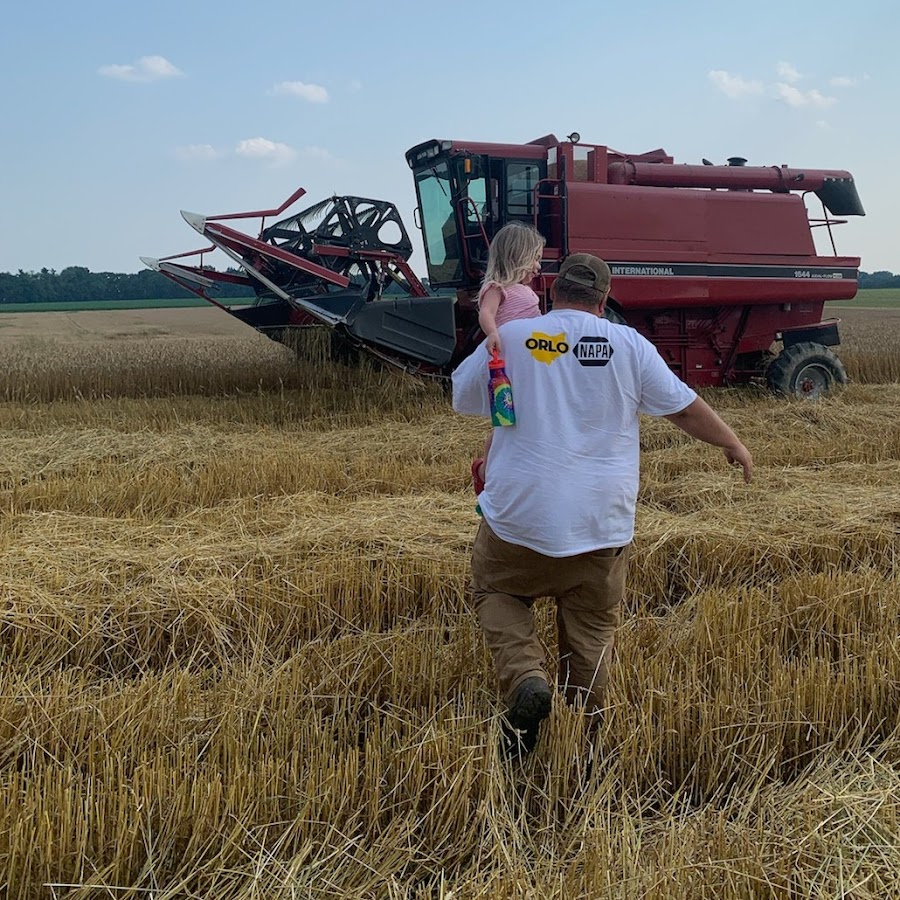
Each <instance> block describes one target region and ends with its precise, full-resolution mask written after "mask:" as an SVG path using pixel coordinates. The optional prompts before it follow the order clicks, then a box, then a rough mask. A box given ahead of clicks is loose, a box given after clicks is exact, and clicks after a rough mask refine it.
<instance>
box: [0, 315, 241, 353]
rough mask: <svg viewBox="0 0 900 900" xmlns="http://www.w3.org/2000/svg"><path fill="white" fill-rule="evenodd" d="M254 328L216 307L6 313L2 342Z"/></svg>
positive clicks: (214, 333) (0, 326)
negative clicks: (23, 339)
mask: <svg viewBox="0 0 900 900" xmlns="http://www.w3.org/2000/svg"><path fill="white" fill-rule="evenodd" d="M247 332H250V334H251V335H252V334H253V331H252V329H250V328H248V326H246V325H244V323H243V322H239V321H238V320H237V319H235V318H234V317H232V316H230V315H228V313H226V312H224V311H223V310H220V309H216V308H214V307H208V308H203V307H188V308H183V309H129V310H112V311H111V310H88V311H85V312H37V313H6V314H4V315H3V316H0V345H2V344H3V343H5V342H7V341H10V340H12V341H15V340H17V339H20V338H23V337H28V338H38V339H45V340H52V341H84V340H113V339H119V338H128V337H135V338H143V337H176V338H177V337H221V336H226V337H242V336H245V335H246V333H247Z"/></svg>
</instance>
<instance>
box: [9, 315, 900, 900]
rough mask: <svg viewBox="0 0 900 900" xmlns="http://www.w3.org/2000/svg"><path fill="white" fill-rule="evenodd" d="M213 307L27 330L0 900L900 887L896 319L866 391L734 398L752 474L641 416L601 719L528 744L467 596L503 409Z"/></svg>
mask: <svg viewBox="0 0 900 900" xmlns="http://www.w3.org/2000/svg"><path fill="white" fill-rule="evenodd" d="M188 312H190V314H191V315H195V314H196V312H195V311H170V312H167V313H166V315H167V316H169V317H171V318H170V319H168V320H167V322H168V324H165V325H154V326H153V327H154V328H156V329H157V330H155V331H153V330H151V331H149V332H148V330H147V327H148V326H147V325H146V323H144V324H143V325H140V326H139V327H138V326H136V325H134V326H133V327H131V328H130V330H129V329H125V330H124V332H122V333H120V332H116V331H115V328H114V327H112V326H110V328H112V331H109V330H108V331H107V332H105V333H100V332H94V333H91V334H89V335H84V334H80V335H79V336H78V337H77V338H76V337H75V336H73V335H67V334H49V336H48V334H46V333H44V334H41V333H38V332H36V333H35V334H34V335H32V336H30V337H29V336H28V335H23V334H21V333H17V334H15V335H13V336H11V337H6V338H3V337H2V332H0V349H2V353H3V359H4V366H3V371H2V373H0V611H2V619H0V683H2V684H0V895H3V896H7V897H9V898H10V900H31V898H58V900H63V898H65V900H76V898H78V900H86V898H90V900H94V898H126V897H127V898H153V900H175V898H222V900H238V898H240V900H251V898H254V900H255V898H259V900H269V898H278V900H282V898H283V900H294V898H307V897H309V898H343V897H348V898H389V900H395V898H396V900H400V898H403V900H406V898H409V900H417V898H422V900H425V898H428V900H431V898H443V900H450V898H453V900H463V898H466V900H468V898H529V900H530V898H534V900H538V898H540V900H543V898H559V900H568V898H582V897H583V898H628V900H638V898H642V900H643V898H647V900H659V898H683V900H695V898H710V900H711V898H716V900H719V898H779V900H781V898H783V900H797V898H831V897H847V898H854V900H864V898H873V900H874V898H891V897H900V884H898V872H900V821H898V819H900V580H898V577H897V575H896V574H895V558H896V555H897V551H898V546H900V545H898V524H900V383H897V382H898V381H900V368H898V358H900V355H898V354H897V353H896V351H895V350H894V338H893V337H892V334H891V331H890V330H889V329H888V328H886V327H885V325H884V324H883V323H882V324H880V325H872V326H871V333H868V332H867V331H866V328H867V327H869V326H868V325H866V324H865V323H864V322H863V321H862V319H860V321H859V322H853V323H851V326H852V327H851V328H849V329H848V333H847V340H846V344H845V349H844V351H843V352H842V357H843V358H844V359H845V361H846V362H847V365H848V370H849V371H850V375H851V378H852V379H853V383H852V384H851V386H850V387H849V388H848V389H847V390H845V391H844V392H842V393H840V394H839V395H836V396H833V397H830V398H827V399H825V400H823V401H819V402H817V403H814V404H804V403H795V402H788V401H784V400H778V399H774V398H771V397H769V396H767V395H765V394H763V393H761V392H759V391H753V390H723V391H719V392H711V393H709V394H708V395H707V398H708V399H709V400H710V402H711V403H712V404H713V405H714V406H715V407H716V408H717V409H718V410H719V411H720V413H721V414H722V415H723V417H724V418H725V419H726V420H727V421H728V422H729V424H731V425H732V426H733V427H734V428H735V430H736V431H737V432H738V434H739V435H741V436H742V438H743V439H744V440H745V441H746V443H747V444H748V446H749V447H750V448H751V450H752V451H753V453H754V456H755V459H756V463H757V472H756V477H755V480H754V482H753V484H752V485H745V484H743V482H742V481H741V480H740V479H739V477H738V475H737V473H735V472H734V471H733V470H730V469H727V468H726V466H725V464H724V461H723V460H722V457H721V454H720V453H719V452H718V451H716V450H715V449H713V448H710V447H707V446H705V445H701V444H698V443H695V442H691V441H690V440H689V439H688V438H686V436H684V435H682V434H681V433H680V432H678V431H677V430H676V429H674V428H673V427H672V426H671V425H669V424H668V423H666V422H664V421H656V420H648V421H646V422H644V423H643V425H642V479H641V495H640V503H639V509H638V522H637V537H636V541H635V545H634V551H633V554H632V559H631V563H630V572H629V587H628V596H627V616H626V620H625V624H624V626H623V628H622V629H621V632H620V635H619V640H618V645H617V657H616V660H615V664H614V668H613V672H612V678H611V685H610V691H609V697H608V709H607V711H606V714H605V716H604V718H603V722H602V725H601V727H600V729H599V731H598V732H597V733H596V734H595V735H593V736H589V735H588V734H587V733H586V730H585V728H584V722H583V720H582V719H581V718H580V717H579V715H578V714H577V713H576V712H574V711H572V710H570V709H568V708H566V707H565V706H564V705H562V704H561V703H557V704H556V706H555V708H554V711H553V713H552V715H551V717H550V719H549V720H548V721H547V723H545V725H544V726H543V730H542V733H541V739H540V742H539V744H538V748H537V750H536V751H535V753H534V754H533V755H532V756H531V757H530V758H528V759H527V760H525V761H513V762H510V761H508V760H506V759H505V758H504V757H503V756H502V755H501V753H500V752H499V722H500V716H501V714H502V706H501V704H500V703H499V700H498V697H497V694H496V688H495V684H494V680H493V675H492V671H491V667H490V661H489V658H488V656H487V653H486V651H485V649H484V647H483V645H482V640H481V636H480V632H479V631H478V628H477V625H476V622H475V620H474V616H473V613H472V611H471V608H470V597H469V593H468V587H467V580H468V564H469V550H470V547H471V542H472V540H473V538H474V534H475V529H476V528H477V522H478V519H477V516H476V513H475V511H474V497H473V495H472V493H471V487H470V479H469V475H468V470H469V462H470V460H471V458H472V456H473V455H474V454H475V453H476V452H477V450H478V448H479V447H480V445H481V442H482V440H483V437H484V426H483V424H481V423H479V422H477V421H474V420H469V419H464V418H461V417H457V416H455V415H454V414H453V413H452V411H451V410H450V409H449V401H448V398H447V396H446V394H445V393H444V392H443V391H442V389H441V388H440V387H439V386H437V385H435V384H429V383H423V382H420V381H416V380H414V379H412V378H409V377H405V376H402V375H400V374H399V373H395V372H388V371H383V370H380V369H377V368H374V367H372V366H368V365H364V366H362V367H361V368H358V369H349V368H345V367H342V366H333V365H324V364H323V363H322V360H321V351H322V347H321V343H320V342H317V341H316V340H315V339H314V340H312V341H310V343H309V345H308V346H306V347H304V348H302V353H301V355H300V357H299V358H297V357H295V356H293V355H292V354H291V353H289V352H288V351H287V350H285V349H284V348H281V347H279V346H277V345H274V344H272V343H270V342H268V341H267V340H266V339H265V338H262V337H260V336H258V335H256V334H254V333H253V332H252V331H250V330H249V329H244V330H241V329H238V330H236V331H234V332H233V333H231V332H228V331H227V329H223V330H222V332H221V333H208V334H204V333H202V329H194V330H193V331H191V332H190V333H187V335H186V336H181V335H184V334H185V332H182V331H180V330H179V326H178V323H179V322H181V321H186V320H184V319H179V318H178V317H179V315H180V314H181V313H184V314H187V313H188ZM209 312H210V313H211V315H212V316H214V317H216V316H223V315H224V314H220V313H218V312H216V311H209ZM37 315H40V314H37ZM98 321H99V320H98ZM210 321H215V323H216V325H218V324H219V321H220V320H219V319H218V318H215V319H214V320H212V319H211V320H210ZM898 333H900V330H898V331H895V332H894V334H898ZM538 621H539V627H540V629H541V634H542V636H543V638H544V640H545V643H546V645H547V648H548V652H549V653H552V652H553V650H554V645H555V634H554V628H553V611H552V608H551V606H550V604H540V605H539V606H538Z"/></svg>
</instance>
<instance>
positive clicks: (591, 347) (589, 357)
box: [572, 337, 613, 366]
mask: <svg viewBox="0 0 900 900" xmlns="http://www.w3.org/2000/svg"><path fill="white" fill-rule="evenodd" d="M572 355H573V356H574V357H575V359H577V360H578V362H579V363H581V365H583V366H605V365H606V364H607V363H608V362H609V361H610V360H611V359H612V355H613V347H612V344H610V342H609V341H608V340H607V339H606V338H605V337H583V338H581V340H580V341H579V342H578V343H577V344H576V345H575V346H574V347H573V348H572Z"/></svg>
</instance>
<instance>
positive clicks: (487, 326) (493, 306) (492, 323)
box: [478, 284, 503, 353]
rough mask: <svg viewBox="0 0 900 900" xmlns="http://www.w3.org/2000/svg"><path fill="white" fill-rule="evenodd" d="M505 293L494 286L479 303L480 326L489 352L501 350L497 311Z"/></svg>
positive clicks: (484, 294) (483, 295)
mask: <svg viewBox="0 0 900 900" xmlns="http://www.w3.org/2000/svg"><path fill="white" fill-rule="evenodd" d="M502 299H503V292H502V291H501V290H500V288H499V287H498V286H497V285H496V284H492V285H491V286H490V287H489V288H488V289H487V290H486V291H485V292H484V293H483V294H482V295H481V300H479V302H478V324H479V325H480V326H481V330H482V331H483V332H484V334H485V336H486V337H487V351H488V353H491V352H492V351H494V350H498V351H499V350H500V335H499V334H498V333H497V310H498V309H499V308H500V301H501V300H502Z"/></svg>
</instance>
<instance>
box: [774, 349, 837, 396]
mask: <svg viewBox="0 0 900 900" xmlns="http://www.w3.org/2000/svg"><path fill="white" fill-rule="evenodd" d="M766 380H767V381H768V384H769V389H770V390H772V391H774V392H775V393H776V394H784V395H786V396H789V397H797V398H799V399H802V400H817V399H818V398H819V397H822V396H824V395H825V394H827V393H828V392H829V391H832V390H834V388H836V387H843V385H845V384H846V383H847V371H846V370H845V369H844V364H843V363H842V362H841V361H840V360H839V359H838V358H837V357H836V356H835V355H834V353H833V352H832V351H831V350H830V349H829V348H828V347H826V346H825V345H824V344H815V343H813V342H812V341H801V342H800V343H799V344H792V345H791V346H790V347H785V348H784V350H782V351H781V353H779V354H778V356H776V357H775V359H773V360H772V362H771V363H770V364H769V368H768V369H767V371H766Z"/></svg>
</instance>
